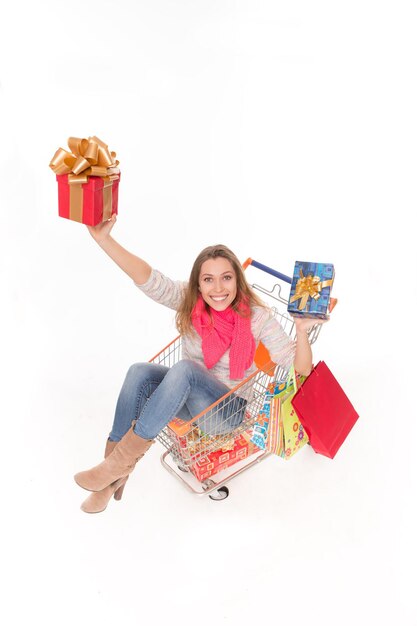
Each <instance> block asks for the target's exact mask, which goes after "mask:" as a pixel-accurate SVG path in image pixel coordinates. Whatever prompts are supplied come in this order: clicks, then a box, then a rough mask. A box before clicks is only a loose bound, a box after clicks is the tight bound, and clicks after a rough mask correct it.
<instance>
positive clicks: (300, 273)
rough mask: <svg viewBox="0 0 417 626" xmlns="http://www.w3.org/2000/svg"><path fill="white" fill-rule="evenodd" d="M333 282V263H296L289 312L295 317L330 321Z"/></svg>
mask: <svg viewBox="0 0 417 626" xmlns="http://www.w3.org/2000/svg"><path fill="white" fill-rule="evenodd" d="M333 280H334V266H333V265H332V263H310V262H307V261H296V262H295V267H294V274H293V279H292V283H291V291H290V297H289V300H288V307H287V308H288V312H289V313H291V315H294V316H295V317H313V318H314V317H317V318H319V319H328V309H329V304H330V293H331V290H332V286H333Z"/></svg>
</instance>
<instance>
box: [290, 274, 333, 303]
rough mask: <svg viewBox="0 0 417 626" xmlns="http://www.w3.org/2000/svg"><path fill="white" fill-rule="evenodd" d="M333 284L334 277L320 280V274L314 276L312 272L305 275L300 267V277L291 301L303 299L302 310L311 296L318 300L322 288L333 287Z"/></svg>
mask: <svg viewBox="0 0 417 626" xmlns="http://www.w3.org/2000/svg"><path fill="white" fill-rule="evenodd" d="M332 285H333V278H332V279H331V280H320V276H313V275H312V274H308V275H307V276H304V274H303V270H302V269H300V278H299V279H298V281H297V284H296V287H295V294H294V295H293V296H291V298H290V303H293V302H296V301H297V300H301V302H300V303H299V305H298V309H299V310H300V311H302V310H303V309H305V307H306V306H307V302H308V299H309V298H314V300H318V299H319V298H320V293H321V290H322V289H324V287H332Z"/></svg>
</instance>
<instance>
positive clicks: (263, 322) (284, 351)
mask: <svg viewBox="0 0 417 626" xmlns="http://www.w3.org/2000/svg"><path fill="white" fill-rule="evenodd" d="M258 315H259V318H258V320H257V321H258V324H259V326H260V332H259V335H258V337H259V340H260V341H262V343H263V344H264V346H265V347H266V348H267V349H268V352H269V355H270V357H271V359H272V361H274V363H276V364H277V365H280V366H281V367H283V368H284V369H288V368H289V367H291V365H292V363H293V361H294V356H295V346H296V343H295V341H293V340H292V339H291V338H290V337H289V336H288V335H287V333H286V332H285V331H284V329H283V328H282V326H281V324H280V323H279V321H278V320H277V319H276V318H275V317H274V316H273V314H272V312H271V311H270V310H268V309H263V310H262V311H258Z"/></svg>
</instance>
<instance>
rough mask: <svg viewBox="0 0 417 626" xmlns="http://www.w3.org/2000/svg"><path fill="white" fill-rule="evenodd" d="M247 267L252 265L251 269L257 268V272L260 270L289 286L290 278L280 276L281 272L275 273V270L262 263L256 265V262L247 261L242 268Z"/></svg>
mask: <svg viewBox="0 0 417 626" xmlns="http://www.w3.org/2000/svg"><path fill="white" fill-rule="evenodd" d="M247 265H253V267H257V268H258V270H262V271H263V272H267V273H268V274H272V276H276V277H277V278H279V279H280V280H283V281H284V282H286V283H289V284H290V285H291V283H292V278H290V277H289V276H286V275H285V274H281V272H277V270H273V269H272V267H268V266H267V265H263V264H262V263H258V261H254V260H253V259H248V260H247V261H246V262H245V263H244V264H243V267H247Z"/></svg>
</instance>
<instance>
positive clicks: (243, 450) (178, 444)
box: [150, 259, 321, 500]
mask: <svg viewBox="0 0 417 626" xmlns="http://www.w3.org/2000/svg"><path fill="white" fill-rule="evenodd" d="M243 268H244V269H245V270H246V276H247V279H248V282H249V284H250V285H251V286H252V288H253V289H254V290H255V291H258V292H260V293H261V294H262V299H263V300H264V302H265V303H266V304H267V305H269V306H270V307H271V309H272V311H273V314H274V316H275V317H276V318H277V319H278V321H279V322H280V324H281V326H282V327H283V329H284V330H285V332H286V333H287V334H288V335H289V336H290V337H292V338H294V337H295V324H294V321H293V318H292V317H291V316H290V315H289V314H288V312H287V303H288V295H287V296H286V297H285V296H284V295H282V294H281V289H282V287H283V286H286V285H287V284H288V283H289V284H291V278H290V277H289V276H285V275H284V274H281V273H280V272H278V271H276V270H274V269H272V268H270V267H267V266H266V265H263V264H262V263H258V262H257V261H254V260H252V259H247V260H246V261H245V263H244V264H243ZM260 272H263V282H264V285H263V286H262V285H260V284H258V283H257V282H254V279H257V277H259V273H260ZM265 274H268V275H269V276H268V277H266V276H265ZM271 276H272V277H273V278H272V279H271V278H270V277H271ZM267 279H268V281H269V284H266V281H267ZM276 279H278V281H279V282H277V280H276ZM271 280H272V282H271ZM320 330H321V325H319V324H316V325H314V326H313V327H312V328H311V329H310V331H309V337H308V338H309V342H310V344H312V343H314V342H315V341H316V339H317V337H318V335H319V333H320ZM180 359H181V337H180V336H179V337H177V338H176V339H174V340H173V341H172V342H171V343H170V344H168V345H167V346H166V347H165V348H163V349H162V350H161V351H160V352H158V354H157V355H156V356H154V357H153V358H152V359H151V361H150V362H151V363H158V364H161V365H165V366H167V367H172V366H173V365H174V364H175V363H177V362H178V361H179V360H180ZM255 364H256V367H257V369H256V371H255V372H254V373H253V374H251V375H250V376H248V377H247V378H245V379H244V380H242V382H241V383H239V384H238V385H237V386H236V387H234V388H233V389H231V390H230V391H229V392H228V393H227V394H225V395H224V396H223V397H222V398H220V399H219V400H218V401H217V402H215V403H214V404H212V405H211V406H209V407H208V408H207V409H206V410H205V411H202V412H201V413H200V414H199V415H197V416H196V417H195V418H194V419H193V420H192V422H183V421H182V420H180V419H174V420H173V421H172V422H170V423H169V424H168V425H167V426H166V427H165V428H164V429H163V430H162V431H161V432H160V433H159V435H158V436H157V439H158V441H159V442H160V443H161V444H162V445H163V446H164V447H165V448H166V451H165V452H164V453H163V454H162V456H161V463H162V465H163V466H164V467H165V468H166V469H167V470H168V471H169V472H170V473H171V474H172V475H173V476H175V477H176V478H177V479H178V480H179V481H180V482H181V483H182V484H183V485H184V486H185V487H186V488H188V489H189V490H190V491H191V492H192V493H194V494H196V495H209V497H210V498H211V499H212V500H223V499H224V498H227V496H228V495H229V489H228V487H227V486H226V485H225V483H226V482H230V481H231V480H232V478H235V477H236V476H237V475H238V474H240V473H242V472H243V471H245V470H247V469H249V468H250V467H252V466H253V465H255V464H257V463H259V462H260V461H262V460H264V459H265V458H266V457H268V456H269V455H270V453H269V452H267V451H266V450H260V449H259V448H257V447H256V446H255V445H254V444H253V443H251V441H250V438H251V429H252V428H253V426H254V424H255V422H256V421H257V418H258V416H259V414H260V412H261V411H262V408H263V406H264V401H265V395H266V392H267V391H269V390H271V385H272V387H273V385H274V383H275V381H281V380H282V379H284V378H285V377H286V375H287V371H286V370H284V369H283V368H282V367H281V366H280V365H276V364H275V363H273V362H272V361H271V360H270V356H269V353H268V351H267V350H266V348H265V347H264V346H263V345H262V344H261V343H260V344H259V346H258V348H257V351H256V354H255ZM236 395H239V396H246V397H248V396H249V398H250V399H249V400H247V404H246V406H245V409H244V417H243V420H242V421H241V422H240V423H239V425H238V426H237V427H236V428H233V426H232V425H233V424H234V423H236V421H239V420H236V415H237V413H238V412H239V411H241V410H242V409H241V404H240V403H239V402H238V400H237V399H236ZM225 415H227V419H226V420H225V419H224V416H225ZM216 418H218V421H219V423H220V422H221V423H222V424H223V428H222V432H221V433H217V432H216V430H213V429H211V430H207V429H206V431H207V432H205V430H204V428H205V426H204V424H205V423H206V422H208V421H210V424H215V423H216ZM240 419H241V416H240ZM225 422H226V428H225V427H224V425H225ZM227 422H229V423H230V431H229V429H228V428H227ZM202 424H203V426H202ZM225 430H226V431H227V432H225ZM214 465H216V469H218V470H219V471H216V473H214V474H213V473H212V472H213V466H214Z"/></svg>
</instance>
